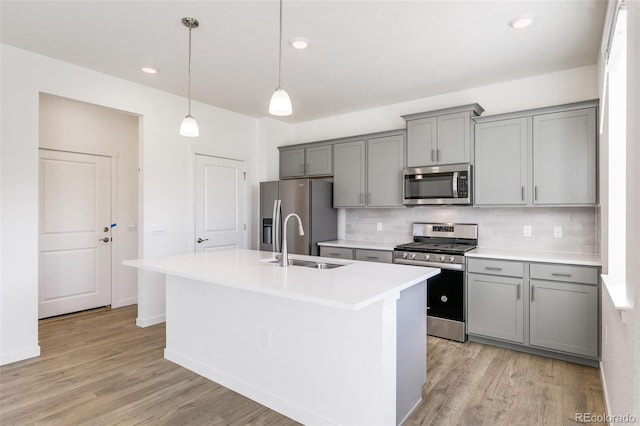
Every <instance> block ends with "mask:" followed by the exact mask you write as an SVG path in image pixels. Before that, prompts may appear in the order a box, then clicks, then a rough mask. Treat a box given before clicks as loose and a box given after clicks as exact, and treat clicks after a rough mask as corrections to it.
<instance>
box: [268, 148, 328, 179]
mask: <svg viewBox="0 0 640 426" xmlns="http://www.w3.org/2000/svg"><path fill="white" fill-rule="evenodd" d="M332 154H333V146H332V145H331V144H325V145H313V146H309V147H306V148H291V149H288V148H287V147H281V148H280V178H281V179H290V178H300V177H313V176H331V175H332V174H333V155H332Z"/></svg>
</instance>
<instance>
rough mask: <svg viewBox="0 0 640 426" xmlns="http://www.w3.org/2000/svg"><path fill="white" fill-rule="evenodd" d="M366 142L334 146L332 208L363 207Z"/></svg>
mask: <svg viewBox="0 0 640 426" xmlns="http://www.w3.org/2000/svg"><path fill="white" fill-rule="evenodd" d="M365 146H366V141H364V140H360V141H354V142H347V143H340V144H336V145H335V154H336V158H335V163H334V170H333V206H334V207H364V205H365V200H364V195H365V188H366V187H365V182H364V180H365V158H366V157H365Z"/></svg>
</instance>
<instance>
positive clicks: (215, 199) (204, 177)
mask: <svg viewBox="0 0 640 426" xmlns="http://www.w3.org/2000/svg"><path fill="white" fill-rule="evenodd" d="M244 199H245V164H244V161H239V160H230V159H227V158H219V157H210V156H208V155H198V154H196V156H195V215H196V217H195V242H194V245H195V251H196V252H201V251H207V250H220V249H227V248H245V240H246V238H245V233H246V226H245V211H244V209H245V207H244Z"/></svg>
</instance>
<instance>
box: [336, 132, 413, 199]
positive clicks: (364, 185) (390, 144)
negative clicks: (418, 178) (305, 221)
mask: <svg viewBox="0 0 640 426" xmlns="http://www.w3.org/2000/svg"><path fill="white" fill-rule="evenodd" d="M334 150H335V159H334V174H333V205H334V207H401V206H402V169H403V168H404V132H385V133H383V134H376V135H368V136H366V139H361V140H354V141H349V142H346V141H345V142H340V143H336V144H335V145H334Z"/></svg>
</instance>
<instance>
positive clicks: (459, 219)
mask: <svg viewBox="0 0 640 426" xmlns="http://www.w3.org/2000/svg"><path fill="white" fill-rule="evenodd" d="M413 222H434V223H441V222H442V223H446V222H454V223H477V224H478V246H479V247H484V248H500V249H517V250H536V251H554V252H569V253H587V254H598V249H599V236H598V228H597V220H596V208H595V207H504V208H486V207H453V206H446V207H443V206H438V207H415V208H393V209H346V211H345V238H346V239H347V240H356V241H381V242H389V243H398V244H400V243H406V242H409V241H411V240H412V238H413V236H412V235H411V231H412V229H411V225H412V223H413ZM378 224H381V227H382V231H378V230H377V229H378ZM525 225H529V226H531V231H532V235H531V237H525V236H524V235H523V229H524V226H525ZM556 226H561V227H562V237H560V238H555V237H554V227H556Z"/></svg>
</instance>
